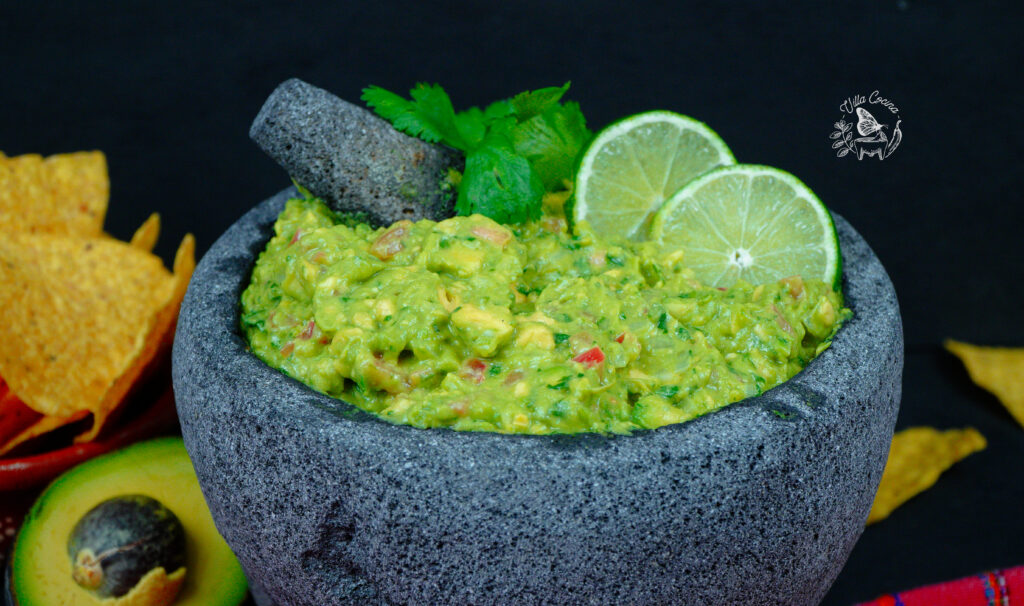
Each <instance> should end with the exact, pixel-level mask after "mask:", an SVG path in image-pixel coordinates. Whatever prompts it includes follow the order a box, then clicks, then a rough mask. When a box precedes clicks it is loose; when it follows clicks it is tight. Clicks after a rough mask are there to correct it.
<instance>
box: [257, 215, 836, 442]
mask: <svg viewBox="0 0 1024 606" xmlns="http://www.w3.org/2000/svg"><path fill="white" fill-rule="evenodd" d="M274 229H275V235H274V237H273V238H272V239H271V241H270V242H269V244H268V245H267V248H266V250H265V251H264V252H263V253H262V254H261V255H260V257H259V259H258V261H257V263H256V266H255V269H254V270H253V275H252V282H251V284H250V285H249V287H248V288H247V289H246V290H245V292H244V293H243V294H242V309H241V322H242V328H243V330H244V332H245V334H246V336H247V337H248V340H249V344H250V346H251V348H252V351H253V352H254V353H255V354H256V355H257V356H259V357H260V358H261V359H263V360H264V361H265V362H266V363H267V364H269V365H270V366H273V367H275V368H278V369H281V370H283V371H284V372H285V373H287V374H288V375H290V376H292V377H294V378H296V379H298V380H299V381H302V382H303V383H305V384H307V385H309V386H310V387H312V388H314V389H316V390H318V391H321V392H323V393H325V394H328V395H330V396H334V397H337V398H341V399H343V400H346V401H348V402H351V403H353V404H355V405H356V406H358V407H360V408H362V409H364V410H367V411H370V412H372V413H375V414H376V415H378V416H379V417H381V418H383V419H385V420H388V421H392V422H395V423H404V424H408V425H413V426H416V427H451V428H453V429H457V430H472V431H496V432H502V433H528V434H548V433H577V432H611V433H626V432H629V431H631V430H636V429H648V428H655V427H661V426H663V425H667V424H670V423H679V422H682V421H686V420H689V419H693V418H695V417H698V416H700V415H703V414H705V413H708V412H710V411H713V410H715V409H717V408H721V407H722V406H725V405H727V404H729V403H731V402H735V401H738V400H741V399H743V398H746V397H749V396H753V395H756V394H759V393H761V392H763V391H765V390H767V389H769V388H771V387H772V386H774V385H777V384H779V383H781V382H783V381H785V380H786V379H788V378H790V377H792V376H793V375H795V374H796V373H797V372H799V371H800V369H802V368H803V367H804V366H805V365H806V364H807V363H808V362H809V361H810V360H811V359H812V358H814V356H815V355H817V354H818V353H820V352H821V351H822V350H824V349H825V348H826V347H828V344H829V342H830V339H831V337H832V335H833V334H834V333H835V331H836V330H837V328H838V327H839V325H840V324H841V323H842V321H843V320H844V319H845V318H847V317H848V315H849V313H850V312H849V310H847V309H844V308H843V304H842V298H841V295H840V294H839V293H837V292H835V291H834V290H833V289H832V288H831V286H829V285H826V284H824V283H823V282H821V281H803V280H801V279H800V278H799V277H792V278H787V279H784V280H781V281H779V282H776V283H773V284H762V285H758V286H752V285H749V284H746V283H742V282H740V283H738V284H736V285H735V286H733V287H731V288H729V289H725V290H722V289H717V288H712V287H707V286H703V285H701V284H700V283H698V282H697V281H696V280H695V279H694V278H693V273H692V271H690V270H688V269H687V268H686V265H685V259H682V258H681V255H679V254H678V253H672V252H664V251H659V250H658V248H657V247H656V245H654V244H653V243H647V242H645V243H635V242H618V243H611V242H604V241H601V240H599V239H597V238H596V237H595V236H594V235H593V234H592V233H591V232H589V230H588V229H587V227H586V225H577V226H576V229H575V231H576V235H571V234H569V233H568V231H567V230H566V228H565V222H564V220H562V219H561V218H558V217H555V216H550V217H547V218H545V219H542V220H541V221H537V222H530V223H523V224H518V225H514V226H504V225H500V224H498V223H496V222H494V221H492V220H491V219H488V218H487V217H484V216H481V215H470V216H465V217H455V218H451V219H447V220H444V221H441V222H433V221H429V220H423V221H419V222H416V223H411V222H408V221H401V222H398V223H395V224H393V225H391V226H390V227H387V228H380V229H373V228H371V227H369V226H367V225H365V224H361V223H356V222H352V221H347V220H344V218H343V217H339V216H336V215H335V214H334V213H332V212H331V211H330V210H329V209H328V208H327V207H326V206H325V205H324V204H323V203H322V202H320V201H319V200H317V199H315V198H296V199H292V200H289V201H288V203H287V206H286V207H285V210H284V211H283V212H282V213H281V215H280V216H279V218H278V220H277V223H276V224H275V226H274Z"/></svg>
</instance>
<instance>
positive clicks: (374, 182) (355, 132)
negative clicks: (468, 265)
mask: <svg viewBox="0 0 1024 606" xmlns="http://www.w3.org/2000/svg"><path fill="white" fill-rule="evenodd" d="M249 136H250V137H251V138H252V140H253V141H255V142H256V144H257V145H259V146H260V148H261V149H262V150H263V151H265V152H266V153H267V155H269V156H270V157H271V158H273V159H274V160H275V161H276V162H277V163H278V164H280V165H281V166H282V167H284V169H285V170H286V171H288V174H289V175H291V177H292V178H293V179H294V180H295V181H296V182H297V183H298V184H299V185H302V186H303V187H305V188H306V189H308V190H309V191H310V192H312V193H313V194H314V195H316V196H317V197H319V198H321V199H323V200H324V201H325V202H327V204H328V205H329V206H330V207H331V208H332V209H333V210H335V211H340V212H348V213H359V212H362V213H365V214H366V216H367V218H368V219H369V220H370V222H372V223H375V224H377V225H388V224H390V223H394V222H395V221H398V220H400V219H409V220H412V221H415V220H417V219H433V220H435V221H437V220H441V219H444V218H447V217H450V216H452V214H453V210H452V209H453V206H454V203H455V187H454V185H452V183H451V182H450V181H449V173H450V171H451V170H453V169H454V170H459V171H461V170H462V167H463V164H464V159H463V157H462V155H461V154H460V153H459V152H457V151H455V150H452V149H449V148H447V147H443V146H440V145H433V144H430V143H427V142H425V141H421V140H420V139H416V138H413V137H410V136H408V135H406V134H404V133H401V132H399V131H397V130H395V129H394V128H392V126H391V125H390V124H389V123H388V122H387V121H385V120H383V119H381V118H379V117H377V116H375V115H374V114H373V113H372V112H370V111H368V110H366V109H363V108H362V107H359V106H357V105H353V104H351V103H348V102H347V101H343V100H342V99H339V98H338V97H336V96H334V95H333V94H331V93H329V92H327V91H325V90H323V89H322V88H317V87H315V86H313V85H311V84H309V83H307V82H304V81H302V80H299V79H298V78H292V79H290V80H287V81H285V82H283V83H281V84H280V85H278V87H277V88H276V89H275V90H274V92H273V93H271V94H270V97H268V98H267V101H266V102H265V103H264V104H263V108H262V109H261V110H260V112H259V114H258V115H257V116H256V119H255V120H254V121H253V124H252V128H250V130H249Z"/></svg>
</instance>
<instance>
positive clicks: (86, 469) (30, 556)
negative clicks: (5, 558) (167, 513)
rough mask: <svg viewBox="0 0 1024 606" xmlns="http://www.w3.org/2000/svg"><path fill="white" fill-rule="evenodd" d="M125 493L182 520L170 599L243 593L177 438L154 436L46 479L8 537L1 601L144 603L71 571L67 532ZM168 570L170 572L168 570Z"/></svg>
mask: <svg viewBox="0 0 1024 606" xmlns="http://www.w3.org/2000/svg"><path fill="white" fill-rule="evenodd" d="M126 494H132V495H144V496H146V497H151V498H153V499H156V500H157V501H159V502H160V503H161V504H163V505H164V506H165V507H166V508H167V509H170V510H171V511H172V512H174V514H175V515H176V516H177V518H178V519H179V520H180V522H181V525H182V526H183V527H184V530H185V535H186V537H187V540H186V543H185V545H186V546H185V565H184V569H185V571H186V574H185V580H184V584H183V585H182V586H181V589H180V591H179V592H178V595H177V598H175V599H174V601H173V604H174V606H237V605H238V604H240V603H241V602H242V600H244V599H245V597H246V595H247V593H248V586H247V584H246V580H245V576H244V575H243V573H242V568H241V566H239V564H238V560H236V559H235V556H234V554H233V553H232V552H231V549H230V548H228V545H227V543H225V542H224V539H223V538H221V536H220V534H219V533H218V532H217V529H216V527H214V524H213V518H212V517H211V516H210V510H209V509H208V508H207V506H206V501H204V500H203V495H202V493H201V492H200V490H199V483H198V481H197V480H196V475H195V471H193V469H192V462H191V461H190V460H189V458H188V454H187V453H186V452H185V447H184V445H183V444H182V441H181V439H180V438H161V439H157V440H150V441H148V442H141V443H138V444H134V445H132V446H129V447H127V448H125V449H122V450H119V451H116V452H113V453H110V454H107V455H104V456H101V457H97V458H95V459H92V460H91V461H88V462H86V463H83V464H81V465H79V466H77V467H74V468H72V469H71V470H69V471H68V472H66V473H64V475H62V476H60V477H58V478H57V479H56V480H54V481H53V483H52V484H50V486H49V487H48V488H47V489H46V491H44V492H43V494H42V496H40V497H39V499H38V500H37V501H36V503H35V504H34V505H33V506H32V510H31V511H30V512H29V514H28V516H26V518H25V522H24V524H23V525H22V527H21V530H20V531H19V533H18V537H17V539H16V541H15V543H14V550H13V552H12V554H11V564H10V565H11V568H10V570H9V571H8V575H9V576H8V587H7V596H6V598H7V600H8V603H9V604H11V605H12V606H53V605H54V604H61V605H62V606H99V605H100V604H105V605H112V606H146V604H149V603H151V602H150V601H148V600H147V599H146V598H145V597H143V596H141V595H139V593H140V592H135V595H133V594H132V593H129V594H127V595H125V596H123V597H122V598H120V599H118V600H117V601H114V600H113V599H108V600H102V601H101V600H100V599H99V598H97V597H95V596H94V595H93V594H91V593H89V592H88V591H86V590H85V589H83V588H82V587H80V586H79V585H78V584H76V583H75V581H74V580H73V578H72V562H71V559H70V558H69V557H68V538H69V537H70V536H71V534H72V531H73V530H74V529H75V526H76V524H77V523H78V521H79V520H81V519H82V517H83V516H84V515H85V514H86V513H87V512H89V511H90V510H92V509H93V508H94V507H96V506H97V505H99V504H100V503H103V502H105V501H108V500H109V499H112V498H114V497H119V496H122V495H126ZM172 572H175V571H167V573H168V574H170V573H172ZM172 576H173V575H172ZM156 590H157V591H159V589H158V588H156Z"/></svg>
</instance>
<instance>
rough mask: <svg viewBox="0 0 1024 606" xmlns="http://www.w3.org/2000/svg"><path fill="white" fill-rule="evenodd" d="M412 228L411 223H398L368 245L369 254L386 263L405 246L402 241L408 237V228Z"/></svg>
mask: <svg viewBox="0 0 1024 606" xmlns="http://www.w3.org/2000/svg"><path fill="white" fill-rule="evenodd" d="M410 227H412V222H411V221H399V222H398V223H395V225H394V226H393V227H392V228H391V229H389V230H387V231H386V232H384V233H383V234H381V235H380V237H379V238H377V239H376V240H375V241H374V242H373V244H371V245H370V254H371V255H373V256H375V257H377V258H378V259H380V260H381V261H387V260H389V259H390V258H391V257H393V256H395V255H397V254H398V253H399V252H400V251H401V250H402V249H403V248H405V244H404V243H403V242H402V240H404V239H405V237H406V236H407V235H409V228H410Z"/></svg>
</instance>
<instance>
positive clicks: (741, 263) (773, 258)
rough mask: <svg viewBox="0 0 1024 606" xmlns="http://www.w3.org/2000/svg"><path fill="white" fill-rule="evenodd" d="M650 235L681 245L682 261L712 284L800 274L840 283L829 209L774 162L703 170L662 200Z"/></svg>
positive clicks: (673, 245) (772, 279) (756, 281)
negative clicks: (699, 174) (664, 200)
mask: <svg viewBox="0 0 1024 606" xmlns="http://www.w3.org/2000/svg"><path fill="white" fill-rule="evenodd" d="M650 236H651V239H652V240H655V241H657V242H658V243H659V244H660V245H661V246H662V247H663V248H665V249H671V250H681V251H683V263H684V264H685V265H686V266H687V267H690V268H692V269H693V270H694V271H695V272H696V273H697V279H698V280H700V281H701V282H703V283H704V284H708V285H710V286H717V287H728V286H731V285H732V284H733V283H735V282H736V280H738V279H743V280H745V281H747V282H749V283H751V284H764V283H766V282H775V281H777V280H780V279H782V278H786V277H789V276H794V275H799V276H801V277H802V278H803V279H805V280H810V279H819V280H823V281H824V282H825V283H826V284H831V285H832V286H833V287H834V288H837V289H838V288H839V278H840V267H841V260H840V256H839V243H838V241H837V238H836V229H835V225H834V224H833V223H832V215H830V214H829V212H828V209H826V208H825V205H824V204H822V202H821V200H819V199H818V197H817V196H815V195H814V192H812V191H811V190H810V189H809V188H808V187H807V186H806V185H804V184H803V183H802V182H800V180H799V179H797V178H796V177H794V176H793V175H791V174H789V173H787V172H785V171H782V170H779V169H777V168H771V167H769V166H757V165H753V164H737V165H735V166H726V167H723V168H718V169H715V170H713V171H710V172H708V173H706V174H704V175H701V176H700V177H698V178H696V179H694V180H693V181H691V182H690V183H688V184H687V185H686V187H684V188H683V189H681V190H680V191H679V192H678V193H676V194H675V195H674V196H672V197H671V198H670V199H669V200H668V201H667V202H665V205H664V206H662V207H661V209H660V210H659V211H658V212H657V214H656V215H655V216H654V220H653V221H652V222H651V232H650Z"/></svg>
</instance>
